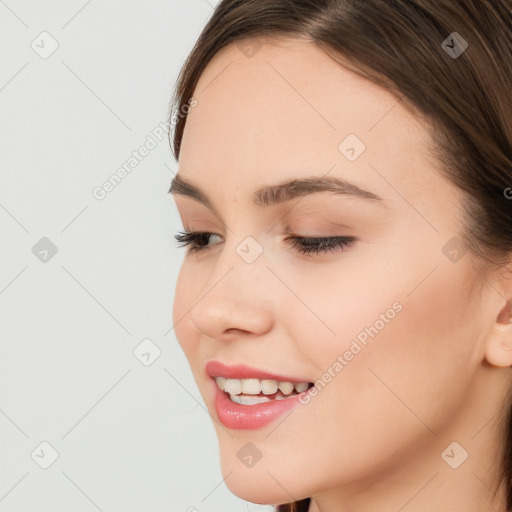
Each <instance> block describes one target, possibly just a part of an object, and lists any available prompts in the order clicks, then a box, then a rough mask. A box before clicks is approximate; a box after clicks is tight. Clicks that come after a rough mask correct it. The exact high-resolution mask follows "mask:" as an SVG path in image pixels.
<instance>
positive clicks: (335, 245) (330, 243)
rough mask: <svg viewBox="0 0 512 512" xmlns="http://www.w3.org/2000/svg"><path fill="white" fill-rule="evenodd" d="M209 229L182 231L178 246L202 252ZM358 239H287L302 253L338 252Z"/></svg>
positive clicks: (341, 237)
mask: <svg viewBox="0 0 512 512" xmlns="http://www.w3.org/2000/svg"><path fill="white" fill-rule="evenodd" d="M213 234H215V233H210V232H208V231H182V232H180V233H178V234H176V235H174V238H175V239H176V241H177V242H178V243H181V244H183V245H180V246H178V247H179V248H181V247H185V246H189V249H188V252H190V253H192V252H201V251H204V250H207V249H208V246H207V245H206V244H207V243H208V241H209V240H208V239H209V236H210V235H213ZM201 240H202V241H203V242H205V245H204V246H203V245H200V243H199V242H200V241H201ZM356 240H357V239H356V238H355V237H353V236H335V237H322V238H312V237H300V236H295V235H293V236H289V237H288V238H286V239H285V241H287V242H289V243H290V244H291V245H292V246H293V247H295V249H296V250H297V251H299V252H300V253H301V254H319V253H327V252H337V251H342V250H345V248H346V247H349V246H350V245H352V244H353V243H354V242H355V241H356Z"/></svg>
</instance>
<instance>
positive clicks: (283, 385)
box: [279, 382, 294, 395]
mask: <svg viewBox="0 0 512 512" xmlns="http://www.w3.org/2000/svg"><path fill="white" fill-rule="evenodd" d="M293 388H294V386H293V383H292V382H280V383H279V390H280V391H281V393H283V395H289V394H290V393H291V392H292V391H293Z"/></svg>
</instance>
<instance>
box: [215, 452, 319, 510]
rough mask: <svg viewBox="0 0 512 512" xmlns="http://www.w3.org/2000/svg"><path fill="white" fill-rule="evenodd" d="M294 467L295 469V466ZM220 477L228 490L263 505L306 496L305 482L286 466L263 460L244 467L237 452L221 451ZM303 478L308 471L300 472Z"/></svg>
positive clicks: (287, 501) (276, 503)
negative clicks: (278, 466)
mask: <svg viewBox="0 0 512 512" xmlns="http://www.w3.org/2000/svg"><path fill="white" fill-rule="evenodd" d="M295 469H296V468H295ZM221 470H222V477H223V478H224V479H225V483H226V485H227V487H228V488H229V490H230V491H231V492H232V493H233V494H235V495H236V496H238V497H239V498H241V499H243V500H246V501H250V502H252V503H258V504H262V505H278V504H282V503H289V502H291V501H295V500H300V499H304V498H307V497H308V496H310V495H311V494H304V493H307V492H308V491H309V490H310V489H307V482H301V481H300V480H298V479H297V478H296V477H295V476H294V475H293V471H292V470H291V469H290V468H289V469H286V468H282V467H280V468H277V467H275V465H273V464H272V462H271V461H268V459H267V463H266V464H265V463H264V462H263V459H262V460H260V461H259V462H257V463H256V464H255V465H254V466H253V467H245V466H244V465H243V464H242V463H241V462H240V460H239V459H238V457H237V453H236V452H234V451H233V452H231V451H230V452H229V454H227V453H226V452H222V451H221ZM300 472H301V473H302V474H303V475H304V476H305V477H306V476H307V473H306V472H304V471H300Z"/></svg>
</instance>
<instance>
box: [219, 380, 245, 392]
mask: <svg viewBox="0 0 512 512" xmlns="http://www.w3.org/2000/svg"><path fill="white" fill-rule="evenodd" d="M223 389H224V391H227V392H228V393H229V394H230V395H239V394H240V393H241V392H242V381H241V380H240V379H226V382H225V383H224V387H223Z"/></svg>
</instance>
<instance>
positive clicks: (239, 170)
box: [180, 38, 431, 190]
mask: <svg viewBox="0 0 512 512" xmlns="http://www.w3.org/2000/svg"><path fill="white" fill-rule="evenodd" d="M255 44H256V45H257V46H254V47H253V48H254V50H256V51H255V52H254V55H252V54H250V56H248V52H247V51H245V52H244V51H243V50H244V49H246V48H243V47H242V46H241V45H238V44H236V43H234V44H230V45H228V46H227V47H225V48H223V49H222V50H221V51H220V52H218V53H217V54H216V55H215V56H214V58H213V59H212V60H211V61H210V63H209V64H208V66H207V67H206V69H205V70H204V72H203V73H202V75H201V77H200V80H199V82H198V84H197V86H196V89H195V91H194V98H195V99H196V101H197V106H195V107H193V108H192V109H191V110H190V113H189V114H188V119H187V123H186V126H185V131H184V135H183V140H182V146H181V153H180V172H182V171H181V169H183V174H184V175H187V177H189V178H191V179H192V180H195V181H196V182H197V181H207V182H208V185H214V183H215V176H219V172H220V173H222V174H221V175H222V176H223V177H224V178H229V179H230V180H232V182H233V185H234V186H235V187H237V188H247V187H249V188H252V189H254V188H257V186H258V185H260V184H261V183H262V182H275V181H277V180H281V179H285V178H289V177H290V176H291V175H294V176H300V175H304V176H309V175H311V173H312V171H316V172H317V173H318V174H325V173H327V172H328V171H329V169H334V170H331V173H333V174H334V175H336V174H339V173H341V174H343V175H344V176H345V177H347V178H350V179H351V180H352V181H354V182H355V183H360V184H366V185H371V184H374V185H375V187H377V188H378V189H380V190H383V182H382V178H381V177H380V176H379V173H376V172H375V171H372V170H371V167H369V164H370V163H371V164H373V166H374V168H376V169H377V170H379V171H381V172H384V173H386V174H387V173H389V172H392V174H393V177H394V178H395V179H398V180H400V179H404V178H407V179H408V180H409V181H408V183H409V184H408V186H409V187H412V186H414V183H415V181H418V183H417V185H418V186H419V187H422V186H423V185H422V184H421V183H420V182H421V173H411V172H410V170H411V168H412V167H415V166H422V167H423V168H425V166H426V165H427V160H428V159H429V153H428V149H429V147H430V143H431V141H430V137H429V136H428V132H427V131H426V128H425V127H424V126H423V125H422V124H421V122H420V121H419V120H417V119H416V118H415V117H413V115H412V114H410V113H409V112H408V111H407V110H406V109H405V108H404V107H403V106H402V105H401V104H400V103H398V101H397V99H396V98H395V97H394V96H393V95H392V94H391V93H389V92H388V91H386V90H385V89H383V88H381V87H379V86H377V85H375V84H373V83H372V82H370V81H369V80H366V79H364V78H362V77H361V76H359V75H357V74H356V73H354V72H352V71H350V70H348V69H347V68H346V67H344V66H342V65H341V64H339V63H338V62H336V61H335V60H334V59H333V58H332V57H330V56H329V55H327V54H326V53H325V52H324V51H322V50H321V49H320V48H319V47H317V46H316V45H315V44H313V43H311V42H307V41H304V40H299V39H291V38H279V39H271V40H269V39H267V40H265V42H261V40H260V42H259V43H255ZM254 50H253V51H254ZM354 135H355V137H356V138H357V139H354V138H353V136H354ZM349 136H351V137H352V139H348V140H351V141H354V140H356V141H357V140H359V141H360V143H359V142H357V143H358V144H359V145H360V146H359V151H361V149H362V148H364V151H362V153H361V154H360V156H359V157H357V159H356V160H353V161H351V160H349V159H347V157H346V156H345V155H344V154H343V147H344V146H343V142H344V141H345V140H346V139H347V137H349ZM340 144H341V146H340ZM356 150H357V148H356ZM423 174H425V173H423ZM209 177H210V178H209Z"/></svg>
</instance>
